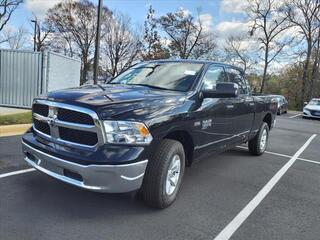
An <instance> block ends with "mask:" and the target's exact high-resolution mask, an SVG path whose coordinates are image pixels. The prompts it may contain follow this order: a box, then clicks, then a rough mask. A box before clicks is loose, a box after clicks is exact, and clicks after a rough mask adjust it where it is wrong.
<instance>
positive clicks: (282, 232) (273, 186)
mask: <svg viewBox="0 0 320 240" xmlns="http://www.w3.org/2000/svg"><path fill="white" fill-rule="evenodd" d="M314 134H317V135H314ZM245 147H246V146H245V145H243V146H241V147H238V148H235V149H233V150H230V151H228V152H226V153H223V154H221V155H217V156H212V157H211V158H210V159H204V160H203V161H201V162H199V163H197V164H195V165H193V166H192V167H191V168H187V171H186V174H185V177H184V181H183V184H182V188H181V191H180V194H179V195H178V198H177V201H176V202H175V203H174V204H173V205H172V206H171V207H169V208H168V209H165V210H155V209H152V208H149V207H147V206H145V205H144V204H143V202H142V201H141V200H139V199H138V198H137V197H135V196H134V195H133V194H101V193H94V192H87V191H83V190H80V189H78V188H75V187H72V186H69V185H66V184H64V183H61V182H58V181H56V180H54V179H51V178H49V177H47V176H44V175H42V174H40V173H38V172H36V171H32V172H26V173H21V174H17V175H11V176H9V175H10V174H9V175H8V173H11V172H14V171H17V170H21V169H27V168H28V166H26V164H25V163H24V162H23V160H22V154H21V148H20V137H18V136H16V137H3V138H0V239H4V240H7V239H90V240H93V239H130V240H131V239H197V240H199V239H215V238H216V239H224V236H230V237H231V239H245V240H248V239H312V240H314V239H319V236H320V228H319V224H320V187H319V186H320V121H317V120H306V119H302V118H301V116H296V115H294V114H286V115H282V116H280V117H277V125H276V127H275V128H274V129H273V131H272V132H271V136H270V141H269V146H268V152H267V153H265V154H264V155H262V156H260V157H254V156H251V155H249V153H248V152H247V150H246V149H245ZM297 152H298V153H297ZM299 153H300V154H299ZM284 170H285V171H284ZM224 234H226V235H224ZM217 236H218V237H217ZM220 237H221V238H220Z"/></svg>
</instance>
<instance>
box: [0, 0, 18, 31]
mask: <svg viewBox="0 0 320 240" xmlns="http://www.w3.org/2000/svg"><path fill="white" fill-rule="evenodd" d="M20 3H22V0H0V31H1V30H2V29H3V28H4V26H5V25H6V24H7V23H8V21H9V20H10V17H11V15H12V13H13V12H14V10H16V9H17V7H18V6H19V4H20Z"/></svg>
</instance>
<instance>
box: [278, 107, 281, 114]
mask: <svg viewBox="0 0 320 240" xmlns="http://www.w3.org/2000/svg"><path fill="white" fill-rule="evenodd" d="M277 115H279V116H280V115H281V108H279V109H278V111H277Z"/></svg>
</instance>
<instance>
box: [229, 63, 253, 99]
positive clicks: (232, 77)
mask: <svg viewBox="0 0 320 240" xmlns="http://www.w3.org/2000/svg"><path fill="white" fill-rule="evenodd" d="M226 73H227V75H228V78H229V81H230V82H233V83H236V84H238V85H239V91H240V94H247V93H248V87H247V84H246V80H245V79H244V76H243V74H242V73H241V72H240V71H239V70H237V69H234V68H230V67H228V68H226Z"/></svg>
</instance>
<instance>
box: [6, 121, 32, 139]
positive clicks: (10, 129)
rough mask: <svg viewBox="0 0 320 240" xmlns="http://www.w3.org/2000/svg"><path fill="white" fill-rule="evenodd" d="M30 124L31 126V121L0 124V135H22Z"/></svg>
mask: <svg viewBox="0 0 320 240" xmlns="http://www.w3.org/2000/svg"><path fill="white" fill-rule="evenodd" d="M31 126H32V125H31V123H28V124H14V125H4V126H0V137H9V136H15V135H22V134H23V133H25V132H26V131H27V130H28V129H29V128H30V127H31Z"/></svg>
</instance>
